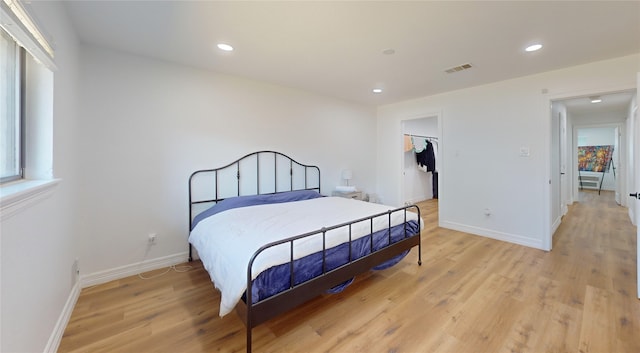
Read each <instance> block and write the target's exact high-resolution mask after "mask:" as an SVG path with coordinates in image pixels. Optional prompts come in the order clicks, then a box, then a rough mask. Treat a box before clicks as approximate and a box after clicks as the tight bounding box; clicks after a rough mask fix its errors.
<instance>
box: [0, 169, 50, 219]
mask: <svg viewBox="0 0 640 353" xmlns="http://www.w3.org/2000/svg"><path fill="white" fill-rule="evenodd" d="M58 183H60V179H50V180H21V181H17V182H14V183H9V184H7V185H2V186H1V187H0V220H3V221H4V220H5V219H7V218H9V217H11V216H13V215H15V214H16V213H19V212H21V211H22V210H24V209H26V208H28V207H31V206H32V205H34V204H36V203H38V202H40V201H42V200H44V199H46V198H48V197H50V196H51V195H52V194H53V189H54V187H55V186H57V185H58Z"/></svg>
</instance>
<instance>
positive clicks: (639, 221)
mask: <svg viewBox="0 0 640 353" xmlns="http://www.w3.org/2000/svg"><path fill="white" fill-rule="evenodd" d="M638 104H640V72H639V73H638V84H637V86H636V107H635V110H634V111H633V113H632V114H633V121H634V130H635V133H634V137H633V146H634V151H633V154H634V156H633V158H634V161H635V163H634V165H635V170H634V171H633V174H634V180H635V183H634V184H635V188H636V189H635V190H634V192H636V193H637V192H639V191H640V190H639V189H640V170H638V169H640V168H639V167H640V122H638ZM633 202H634V203H635V207H634V210H635V212H636V226H638V227H637V228H636V245H637V251H636V257H637V261H636V264H637V266H638V270H637V272H636V273H637V277H638V279H637V286H638V298H640V201H639V200H638V198H637V197H636V199H635V200H634V201H633Z"/></svg>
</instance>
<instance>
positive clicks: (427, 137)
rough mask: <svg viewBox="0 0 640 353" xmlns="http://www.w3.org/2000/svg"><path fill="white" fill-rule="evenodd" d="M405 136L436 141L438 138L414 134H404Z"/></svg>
mask: <svg viewBox="0 0 640 353" xmlns="http://www.w3.org/2000/svg"><path fill="white" fill-rule="evenodd" d="M404 135H405V136H411V137H422V138H426V139H434V140H437V139H438V138H437V137H435V136H422V135H413V134H404Z"/></svg>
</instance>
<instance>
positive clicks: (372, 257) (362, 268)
mask: <svg viewBox="0 0 640 353" xmlns="http://www.w3.org/2000/svg"><path fill="white" fill-rule="evenodd" d="M263 156H272V158H273V160H274V165H273V169H274V174H273V179H274V185H273V188H272V189H271V188H270V189H267V190H266V191H265V189H264V187H263V188H262V190H261V185H262V184H261V181H260V179H261V178H263V177H264V175H263V174H261V173H260V167H261V163H260V161H261V160H264V159H265V158H268V157H263ZM251 159H255V160H256V175H254V176H253V177H255V179H256V187H255V189H254V190H249V191H247V190H241V183H240V177H241V175H244V173H240V169H241V165H242V164H243V162H246V161H248V160H249V161H250V160H251ZM279 160H280V161H281V162H280V163H278V161H279ZM282 162H285V163H284V164H285V167H288V168H289V171H288V174H289V178H290V181H289V183H288V187H287V188H285V189H281V188H282V186H280V187H281V188H280V189H279V188H278V185H279V184H278V181H277V179H278V170H281V169H279V168H282V167H283V166H282V164H283V163H282ZM287 165H288V166H287ZM229 168H235V173H234V174H233V177H234V178H235V179H237V188H236V189H237V192H236V194H235V195H230V196H226V197H233V196H242V195H261V194H270V193H278V192H286V191H295V190H317V191H318V192H320V168H318V167H317V166H311V165H305V164H302V163H299V162H296V161H295V160H293V159H292V158H290V157H288V156H286V155H284V154H282V153H280V152H275V151H259V152H254V153H250V154H247V155H245V156H244V157H242V158H240V159H238V160H236V161H234V162H232V163H229V164H227V165H225V166H223V167H220V168H215V169H205V170H198V171H196V172H194V173H193V174H191V176H190V177H189V231H191V225H192V221H193V217H194V216H195V215H194V211H193V208H194V205H198V204H204V203H217V202H219V201H222V200H224V199H225V198H226V197H221V196H220V195H221V193H220V190H219V188H220V181H221V179H223V178H221V173H222V171H224V170H228V169H229ZM294 170H296V171H298V173H302V174H303V175H296V174H298V173H296V172H294ZM206 173H210V174H213V177H214V178H215V183H214V184H215V186H214V189H215V191H214V194H215V195H214V197H213V198H207V199H203V200H194V197H193V192H194V190H193V189H194V188H193V181H194V178H195V177H196V176H198V175H201V174H206ZM309 174H317V181H315V180H312V181H313V183H309V178H310V177H309ZM295 177H297V178H298V179H297V180H298V184H300V185H298V186H294V178H295ZM300 178H303V180H304V183H303V184H301V183H300V182H299V180H300ZM311 178H312V179H315V178H314V176H313V175H312V176H311ZM310 184H311V185H310ZM409 210H415V211H416V212H417V214H418V221H419V222H420V219H421V218H420V209H419V208H418V206H416V205H410V206H405V207H400V208H396V209H393V210H389V211H387V212H383V213H378V214H374V215H371V216H368V217H364V218H360V219H355V220H353V221H350V222H346V223H341V224H337V225H333V226H330V227H325V228H322V229H318V230H316V231H312V232H308V233H304V234H300V235H297V236H293V237H290V238H287V239H283V240H280V241H277V242H272V243H269V244H267V245H264V246H262V247H261V248H260V249H258V250H257V251H256V252H255V253H254V254H253V256H252V257H251V259H250V261H249V264H248V266H247V291H246V292H245V295H246V302H243V301H242V300H241V301H240V302H239V303H238V305H237V306H236V312H237V313H238V315H239V316H240V318H241V319H242V320H243V322H244V323H245V326H246V328H247V335H246V336H247V352H251V341H252V337H251V336H252V335H251V333H252V329H253V328H254V327H256V326H258V325H260V324H262V323H264V322H266V321H268V320H270V319H271V318H273V317H275V316H278V315H280V314H282V313H284V312H287V311H289V310H291V309H293V308H295V307H297V306H298V305H301V304H303V303H305V302H307V301H308V300H310V299H313V298H315V297H316V296H318V295H320V294H322V293H324V292H326V291H327V290H329V289H331V288H333V287H335V286H336V285H338V284H340V283H342V282H345V281H347V280H349V279H351V278H353V277H354V276H356V275H358V274H361V273H364V272H366V271H369V270H370V269H371V268H373V267H375V266H377V265H379V264H381V263H383V262H385V261H387V260H389V259H392V258H393V257H395V256H397V255H399V254H401V253H402V252H404V251H406V250H410V249H411V248H413V247H415V246H416V245H417V246H418V265H422V254H421V253H422V243H421V239H420V238H421V237H420V225H418V231H417V232H415V233H411V232H410V231H408V229H407V226H406V221H407V211H409ZM395 212H403V213H404V237H403V238H402V239H400V240H398V241H396V242H395V243H392V241H391V231H390V228H391V215H392V214H393V213H395ZM384 215H388V220H389V221H388V227H387V230H388V234H389V235H388V236H389V244H390V245H387V246H385V247H384V248H382V249H379V250H374V249H373V234H369V235H367V236H368V237H370V238H371V239H370V244H371V248H370V253H369V254H368V255H365V256H363V257H360V258H357V259H352V258H351V243H352V239H351V226H352V225H353V224H355V223H359V222H366V221H369V222H370V225H371V226H370V227H371V228H370V229H371V233H373V219H374V218H376V217H381V216H384ZM341 227H348V229H349V260H348V262H347V263H345V264H343V265H341V266H339V267H337V268H335V269H333V270H329V271H327V269H326V267H325V256H326V251H327V250H328V249H327V248H325V244H326V242H325V236H326V233H327V232H328V231H330V230H332V229H336V228H341ZM319 234H322V238H323V250H322V253H323V256H322V274H321V275H319V276H318V277H315V278H313V279H311V280H308V281H306V282H303V283H300V284H297V285H296V284H295V274H294V270H293V247H294V246H293V244H294V242H295V241H296V240H299V239H302V238H305V237H309V236H317V235H319ZM287 243H288V244H289V249H290V261H289V264H290V265H289V268H290V270H289V271H290V272H289V274H290V281H291V282H290V285H289V289H287V290H285V291H282V292H280V293H278V294H276V295H273V296H271V297H268V298H265V299H263V300H260V301H259V302H257V303H254V304H252V302H253V300H252V285H253V281H252V266H253V263H254V261H255V259H256V257H257V256H258V255H259V254H260V253H262V252H263V251H265V250H266V249H268V248H270V247H273V246H277V245H281V244H287ZM192 256H193V255H192V247H191V244H189V261H192V260H193V257H192Z"/></svg>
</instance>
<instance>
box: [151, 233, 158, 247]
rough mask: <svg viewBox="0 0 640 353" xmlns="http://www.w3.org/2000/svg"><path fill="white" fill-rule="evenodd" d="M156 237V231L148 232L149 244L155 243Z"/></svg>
mask: <svg viewBox="0 0 640 353" xmlns="http://www.w3.org/2000/svg"><path fill="white" fill-rule="evenodd" d="M157 238H158V234H156V233H149V244H150V245H155V244H156V240H157Z"/></svg>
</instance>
